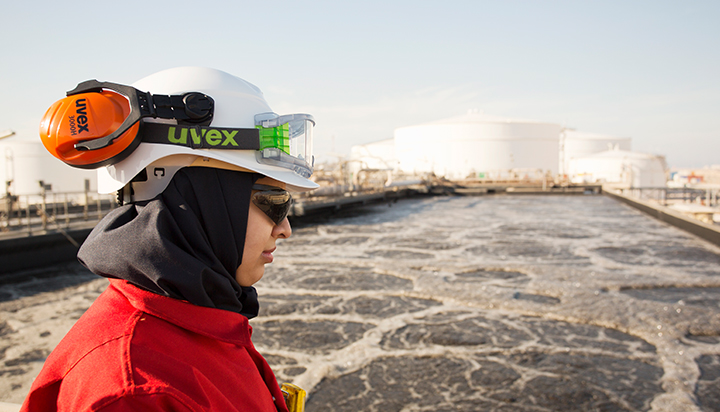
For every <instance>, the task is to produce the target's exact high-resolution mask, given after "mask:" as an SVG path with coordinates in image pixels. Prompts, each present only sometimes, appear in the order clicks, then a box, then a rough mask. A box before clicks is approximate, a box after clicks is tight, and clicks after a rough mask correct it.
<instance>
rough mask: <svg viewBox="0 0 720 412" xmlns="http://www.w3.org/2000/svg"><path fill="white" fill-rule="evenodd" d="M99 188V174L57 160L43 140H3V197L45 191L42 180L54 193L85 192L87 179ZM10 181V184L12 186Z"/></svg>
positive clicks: (0, 165) (0, 143)
mask: <svg viewBox="0 0 720 412" xmlns="http://www.w3.org/2000/svg"><path fill="white" fill-rule="evenodd" d="M86 179H88V180H89V181H90V187H91V189H92V190H96V189H97V172H96V171H94V170H82V169H77V168H74V167H70V166H68V165H66V164H65V163H63V162H62V161H60V160H58V159H56V158H54V157H53V156H52V155H51V154H50V153H48V151H47V150H46V149H45V147H44V146H43V145H42V142H41V141H40V138H39V137H38V138H35V139H27V138H21V137H18V136H13V137H8V138H5V139H2V140H0V182H2V185H3V188H2V189H0V191H1V193H2V194H0V196H4V195H6V194H8V192H9V193H11V194H13V195H34V194H38V193H40V191H41V188H40V184H39V182H40V181H43V184H44V185H45V186H46V187H47V188H48V189H49V190H52V191H53V192H82V191H83V190H84V189H85V180H86ZM8 182H10V183H8Z"/></svg>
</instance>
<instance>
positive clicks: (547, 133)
mask: <svg viewBox="0 0 720 412" xmlns="http://www.w3.org/2000/svg"><path fill="white" fill-rule="evenodd" d="M560 130H561V127H560V125H558V124H554V123H545V122H537V121H532V120H520V119H509V118H504V117H498V116H491V115H486V114H484V113H479V112H469V113H468V114H466V115H464V116H459V117H454V118H451V119H445V120H440V121H436V122H432V123H426V124H421V125H417V126H408V127H401V128H398V129H395V154H396V156H397V160H398V162H399V167H400V169H401V170H402V171H403V172H406V173H434V174H436V175H438V176H445V177H448V178H451V179H463V178H468V177H475V178H483V177H492V176H493V175H494V174H501V173H504V172H506V171H508V170H511V169H533V170H539V171H542V173H545V172H551V173H552V174H557V172H558V142H559V137H560Z"/></svg>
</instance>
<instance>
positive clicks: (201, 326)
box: [110, 279, 252, 347]
mask: <svg viewBox="0 0 720 412" xmlns="http://www.w3.org/2000/svg"><path fill="white" fill-rule="evenodd" d="M110 288H113V289H115V290H116V291H117V292H118V293H120V294H121V295H123V296H124V297H125V298H126V299H127V300H128V302H130V304H131V305H132V306H133V307H134V308H136V309H137V310H139V311H142V312H145V313H148V314H150V315H152V316H155V317H158V318H161V319H164V320H166V321H168V322H171V323H173V324H175V325H177V326H179V327H181V328H183V329H187V330H189V331H191V332H195V333H198V334H200V335H203V336H207V337H210V338H213V339H216V340H219V341H223V342H228V343H231V344H234V345H240V346H249V347H252V343H251V341H250V336H251V334H252V327H251V326H250V324H249V323H248V318H246V317H245V316H243V315H241V314H239V313H236V312H231V311H228V310H223V309H216V308H207V307H203V306H196V305H193V304H191V303H188V302H186V301H183V300H179V299H173V298H169V297H167V296H161V295H158V294H155V293H152V292H148V291H145V290H143V289H140V288H138V287H137V286H135V285H133V284H131V283H129V282H127V281H125V280H122V279H110Z"/></svg>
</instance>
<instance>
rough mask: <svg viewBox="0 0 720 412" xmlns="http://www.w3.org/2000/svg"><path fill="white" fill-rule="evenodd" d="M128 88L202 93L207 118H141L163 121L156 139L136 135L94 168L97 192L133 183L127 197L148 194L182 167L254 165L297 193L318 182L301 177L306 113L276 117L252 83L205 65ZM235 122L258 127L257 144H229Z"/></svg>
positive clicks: (308, 130) (308, 164)
mask: <svg viewBox="0 0 720 412" xmlns="http://www.w3.org/2000/svg"><path fill="white" fill-rule="evenodd" d="M133 87H134V88H136V89H138V90H141V91H145V92H149V93H151V94H152V95H182V94H184V93H190V92H199V93H203V94H205V95H207V96H209V97H211V98H212V100H213V101H214V113H213V115H212V120H211V123H210V124H209V125H208V126H207V127H204V128H203V130H200V129H199V128H193V126H190V127H185V128H184V127H183V126H182V124H178V122H177V121H176V120H174V119H160V118H146V119H144V120H143V123H144V126H143V127H145V130H146V131H147V130H151V129H152V127H153V126H154V125H157V127H160V126H163V127H164V129H162V130H163V134H162V135H161V136H160V137H156V138H155V139H156V140H157V142H153V139H152V138H151V139H147V138H143V141H142V142H141V143H140V144H139V145H138V146H137V148H135V150H133V152H132V153H131V154H130V155H129V156H127V157H126V158H124V159H123V160H121V161H119V162H117V163H114V164H110V165H108V166H105V167H102V168H100V169H98V192H100V193H112V192H115V191H117V190H120V189H122V188H123V187H125V186H126V185H127V184H128V183H130V182H132V192H133V196H132V200H133V201H141V200H148V199H151V198H153V197H155V196H156V195H158V194H159V193H161V192H162V191H163V190H165V188H166V187H167V185H168V184H169V182H170V180H171V179H172V177H173V176H174V174H175V172H177V171H178V170H179V169H181V168H183V167H189V166H206V167H216V168H223V169H230V170H243V171H250V172H255V173H259V174H262V175H265V176H268V177H271V178H273V179H275V180H278V181H280V182H283V183H285V184H286V186H287V189H288V190H290V191H296V192H299V191H308V190H312V189H315V188H317V187H318V185H317V184H316V183H315V182H313V181H311V180H309V179H308V178H309V177H310V175H311V174H312V166H313V157H312V128H313V126H314V119H313V118H312V116H310V115H305V114H295V115H285V116H279V115H277V114H275V113H274V112H273V111H272V110H271V109H270V107H269V106H268V104H267V102H266V101H265V98H264V97H263V94H262V92H261V91H260V89H258V88H257V87H256V86H254V85H252V84H250V83H248V82H246V81H245V80H242V79H240V78H238V77H235V76H233V75H230V74H228V73H225V72H222V71H220V70H215V69H209V68H200V67H180V68H175V69H169V70H164V71H161V72H158V73H155V74H152V75H150V76H148V77H145V78H144V79H141V80H140V81H138V82H136V83H135V84H133ZM168 126H169V127H168ZM176 128H177V130H176ZM238 129H246V130H250V131H253V132H255V134H256V135H257V132H256V130H257V129H259V130H260V141H261V143H260V149H255V150H252V149H250V150H241V149H237V148H232V147H231V146H233V144H235V143H236V141H235V140H232V136H234V134H235V131H238ZM239 131H242V130H239ZM148 133H150V132H146V134H148ZM228 136H229V137H228ZM159 139H166V140H167V139H169V141H160V140H159ZM201 139H205V140H204V141H203V142H202V143H203V144H202V145H193V144H192V143H193V142H192V141H193V140H195V142H196V143H198V142H199V141H200V140H201ZM273 139H274V140H273ZM278 139H279V140H278ZM255 140H256V141H257V138H256V139H255ZM271 140H272V142H271ZM278 141H280V143H278ZM228 142H230V143H231V144H230V145H228V144H227V143H228ZM262 142H266V143H262ZM268 142H269V143H268ZM273 142H274V143H273ZM173 143H174V144H173ZM223 146H228V147H223ZM236 146H237V145H236ZM240 146H242V145H240ZM228 148H230V149H231V150H228Z"/></svg>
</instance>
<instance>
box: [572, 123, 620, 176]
mask: <svg viewBox="0 0 720 412" xmlns="http://www.w3.org/2000/svg"><path fill="white" fill-rule="evenodd" d="M630 143H631V139H630V138H629V137H617V136H609V135H604V134H597V133H586V132H579V131H577V130H573V129H563V130H562V132H561V134H560V174H567V172H568V167H569V166H570V159H573V158H580V157H585V156H589V155H591V154H595V153H600V152H605V151H608V150H612V149H620V150H626V151H629V150H630V149H631V147H630Z"/></svg>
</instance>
